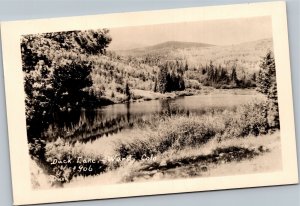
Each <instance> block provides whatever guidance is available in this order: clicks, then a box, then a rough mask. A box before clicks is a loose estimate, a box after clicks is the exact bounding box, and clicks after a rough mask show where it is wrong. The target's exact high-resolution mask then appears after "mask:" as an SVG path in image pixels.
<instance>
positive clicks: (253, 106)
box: [223, 101, 269, 138]
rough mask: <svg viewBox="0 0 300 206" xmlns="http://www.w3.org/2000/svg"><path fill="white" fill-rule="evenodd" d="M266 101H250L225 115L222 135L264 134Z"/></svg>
mask: <svg viewBox="0 0 300 206" xmlns="http://www.w3.org/2000/svg"><path fill="white" fill-rule="evenodd" d="M267 112H268V102H267V101H263V102H252V103H248V104H245V105H242V106H241V107H239V108H237V111H236V113H235V114H231V115H226V116H227V118H226V120H225V125H226V129H225V131H224V135H223V136H224V137H228V138H232V137H245V136H247V135H255V136H258V135H260V134H266V133H267V132H268V130H269V124H268V118H267V115H268V113H267Z"/></svg>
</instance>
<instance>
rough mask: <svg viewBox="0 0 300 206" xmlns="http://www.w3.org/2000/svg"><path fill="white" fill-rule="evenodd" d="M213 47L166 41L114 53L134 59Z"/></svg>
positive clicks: (195, 43) (202, 44)
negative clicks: (181, 50)
mask: <svg viewBox="0 0 300 206" xmlns="http://www.w3.org/2000/svg"><path fill="white" fill-rule="evenodd" d="M211 46H214V45H211V44H205V43H199V42H181V41H167V42H163V43H160V44H156V45H152V46H147V47H140V48H136V49H130V50H116V51H115V52H116V53H117V54H119V55H121V56H134V57H143V56H144V55H151V54H154V55H155V54H157V55H159V54H160V53H165V52H167V53H169V52H170V51H172V50H174V49H175V50H178V49H187V48H197V49H199V48H202V47H211Z"/></svg>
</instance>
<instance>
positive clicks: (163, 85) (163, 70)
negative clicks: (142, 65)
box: [157, 65, 168, 93]
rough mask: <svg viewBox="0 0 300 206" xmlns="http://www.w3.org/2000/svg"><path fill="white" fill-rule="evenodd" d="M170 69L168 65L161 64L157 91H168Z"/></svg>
mask: <svg viewBox="0 0 300 206" xmlns="http://www.w3.org/2000/svg"><path fill="white" fill-rule="evenodd" d="M167 78H168V69H167V67H166V65H161V66H160V67H159V72H158V75H157V91H158V92H160V93H165V92H167V86H168V80H167Z"/></svg>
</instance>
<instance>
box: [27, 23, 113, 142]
mask: <svg viewBox="0 0 300 206" xmlns="http://www.w3.org/2000/svg"><path fill="white" fill-rule="evenodd" d="M110 41H111V38H110V37H109V35H108V30H106V29H103V30H94V31H91V30H89V31H69V32H53V33H45V34H34V35H24V36H22V38H21V55H22V70H23V72H24V80H25V81H24V90H25V94H26V98H25V105H26V121H27V134H28V139H29V140H30V141H31V140H32V139H33V137H34V136H37V135H39V134H40V133H41V132H42V130H43V129H45V128H46V127H47V126H48V125H49V123H50V122H51V121H52V118H53V112H55V111H60V110H73V109H78V108H79V107H81V106H82V104H83V102H84V101H85V100H86V99H87V97H86V94H87V92H86V90H87V89H86V88H88V87H90V86H91V85H92V80H91V78H90V73H91V71H92V68H93V65H91V63H88V62H86V56H87V55H90V54H100V55H101V54H105V52H106V48H107V46H108V44H109V43H110ZM39 136H40V135H39Z"/></svg>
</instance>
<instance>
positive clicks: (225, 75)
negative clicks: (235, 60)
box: [201, 61, 256, 89]
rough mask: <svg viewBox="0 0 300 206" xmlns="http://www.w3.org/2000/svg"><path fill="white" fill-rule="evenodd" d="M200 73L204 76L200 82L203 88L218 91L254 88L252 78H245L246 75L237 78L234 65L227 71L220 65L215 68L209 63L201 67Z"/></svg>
mask: <svg viewBox="0 0 300 206" xmlns="http://www.w3.org/2000/svg"><path fill="white" fill-rule="evenodd" d="M201 71H202V75H205V78H204V80H203V82H202V83H203V85H204V86H212V87H215V88H218V89H219V88H223V89H229V88H249V87H255V86H256V84H255V80H254V79H253V78H249V77H246V75H243V76H242V77H239V78H238V75H237V66H236V65H233V66H232V67H231V69H227V68H225V67H222V66H221V65H219V66H215V65H213V63H212V61H211V62H210V64H209V65H206V66H205V67H202V68H201ZM254 74H255V73H254Z"/></svg>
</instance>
